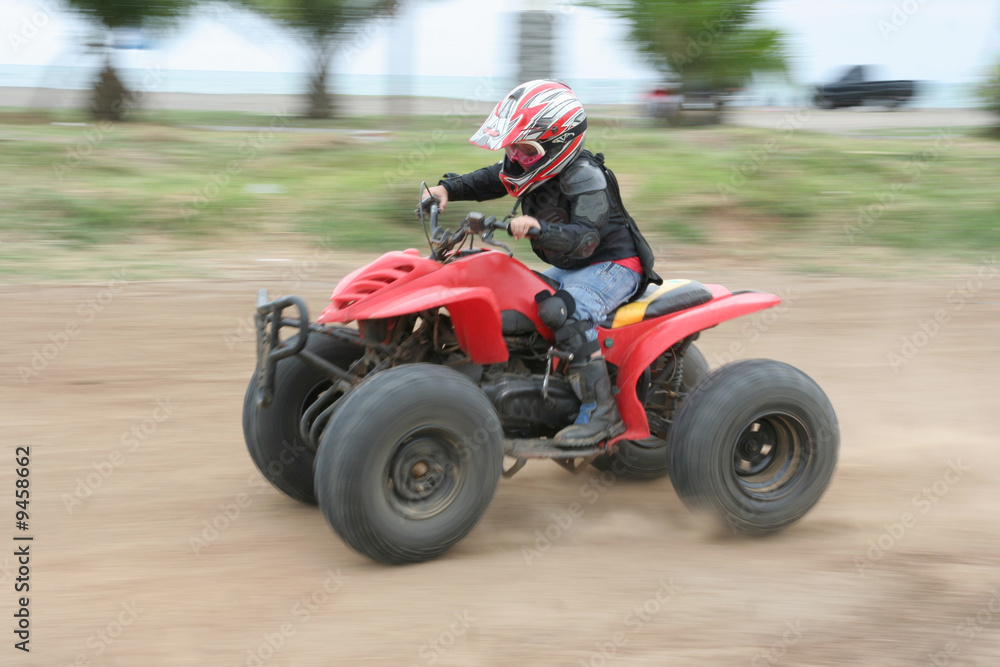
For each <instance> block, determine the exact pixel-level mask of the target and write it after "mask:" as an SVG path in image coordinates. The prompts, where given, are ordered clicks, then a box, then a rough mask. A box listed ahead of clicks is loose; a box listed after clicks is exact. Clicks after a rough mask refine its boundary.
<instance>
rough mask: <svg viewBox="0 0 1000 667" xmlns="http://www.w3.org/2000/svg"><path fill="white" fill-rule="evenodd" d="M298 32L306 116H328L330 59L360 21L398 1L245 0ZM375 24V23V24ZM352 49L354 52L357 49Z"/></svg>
mask: <svg viewBox="0 0 1000 667" xmlns="http://www.w3.org/2000/svg"><path fill="white" fill-rule="evenodd" d="M245 2H246V4H248V5H249V6H250V7H252V8H254V9H257V10H258V11H261V12H263V13H265V14H267V15H269V16H271V17H273V18H275V19H276V20H278V21H280V22H281V23H283V24H285V25H286V26H288V27H289V28H291V29H292V30H293V31H295V32H296V33H298V34H299V35H301V36H302V37H303V38H304V40H305V42H306V44H307V46H308V47H309V50H310V54H311V59H312V72H311V74H310V80H309V93H308V99H309V104H308V108H307V110H306V115H307V116H309V117H310V118H329V117H330V116H331V115H332V113H333V103H332V100H331V98H330V93H329V90H328V86H329V74H330V59H331V58H332V56H333V54H334V51H335V50H336V49H337V47H338V46H342V45H343V43H344V41H345V40H346V39H347V37H348V36H349V35H351V34H352V32H354V31H355V29H356V28H358V27H359V26H360V24H362V23H363V22H364V21H366V20H370V19H379V18H383V17H385V16H387V15H389V14H391V13H392V12H393V11H395V9H396V7H397V6H398V5H399V2H400V0H369V1H368V2H364V1H362V0H245ZM378 25H379V24H376V26H378ZM365 37H366V35H364V34H362V35H361V36H360V37H359V41H360V42H362V43H363V45H367V43H368V41H370V37H368V39H365ZM358 50H360V48H358V49H354V51H358Z"/></svg>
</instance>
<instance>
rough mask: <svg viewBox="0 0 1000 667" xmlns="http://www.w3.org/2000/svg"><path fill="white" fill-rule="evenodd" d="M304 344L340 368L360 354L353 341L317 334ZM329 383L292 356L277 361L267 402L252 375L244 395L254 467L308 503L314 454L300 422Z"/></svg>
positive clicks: (245, 428) (313, 498)
mask: <svg viewBox="0 0 1000 667" xmlns="http://www.w3.org/2000/svg"><path fill="white" fill-rule="evenodd" d="M306 349H307V350H309V351H310V352H312V353H313V354H316V355H318V356H319V357H321V358H322V359H325V360H326V361H329V362H330V363H332V364H335V365H337V366H339V367H340V368H343V369H347V368H349V367H350V365H351V364H352V363H354V362H355V361H356V360H357V359H359V358H360V357H361V356H362V355H363V354H364V348H362V347H360V346H358V345H355V344H353V343H351V342H348V341H344V340H341V339H338V338H333V337H330V336H324V335H323V334H319V333H310V334H309V341H308V342H307V343H306ZM332 384H333V382H332V381H331V379H330V378H329V377H328V376H327V375H326V373H324V372H323V371H321V370H320V369H318V368H316V367H315V366H313V365H312V364H309V363H307V362H306V361H304V360H303V359H302V358H301V357H299V356H298V355H296V356H293V357H289V358H287V359H282V360H281V361H279V362H278V368H277V369H276V371H275V374H274V400H273V401H272V402H271V405H269V406H268V407H266V408H262V407H260V406H259V405H257V376H256V374H254V377H252V378H251V379H250V385H249V386H248V387H247V393H246V396H245V397H244V399H243V438H244V440H246V444H247V450H248V451H249V452H250V458H251V459H252V460H253V462H254V465H256V466H257V470H259V471H260V474H261V475H263V476H264V479H266V480H267V481H268V482H270V483H271V485H272V486H274V488H276V489H278V490H279V491H281V492H282V493H284V494H285V495H287V496H289V497H290V498H293V499H295V500H298V501H299V502H301V503H305V504H307V505H315V504H316V493H315V491H314V489H313V460H314V459H315V458H316V453H315V452H314V451H313V449H312V447H310V446H309V444H308V443H307V442H306V441H305V440H304V439H303V438H302V433H301V431H300V429H299V423H300V421H301V419H302V415H303V414H304V413H305V411H306V409H307V408H308V407H309V406H311V405H312V404H313V403H315V402H316V401H317V400H318V399H319V398H320V397H321V396H322V395H323V394H324V393H325V392H327V391H330V390H331V389H330V388H331V386H332ZM331 398H332V397H331ZM336 400H339V399H336Z"/></svg>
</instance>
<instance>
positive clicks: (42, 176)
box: [0, 111, 1000, 253]
mask: <svg viewBox="0 0 1000 667" xmlns="http://www.w3.org/2000/svg"><path fill="white" fill-rule="evenodd" d="M54 120H55V121H58V122H84V121H85V119H84V118H82V117H81V116H80V115H79V113H77V112H69V111H67V112H58V113H56V114H53V115H49V116H45V117H40V116H26V115H25V114H23V113H5V114H2V115H0V171H2V173H3V174H4V180H5V183H4V185H5V187H4V192H5V195H6V196H5V197H4V206H3V207H0V241H15V242H22V241H27V242H31V241H35V240H48V241H60V242H69V243H71V244H79V245H86V244H93V243H122V242H128V241H132V240H134V239H135V238H137V237H142V236H146V235H156V236H162V235H168V236H174V237H178V238H182V239H185V238H192V239H199V238H201V239H204V238H221V239H225V238H227V236H228V235H232V234H241V235H252V234H254V233H256V232H275V231H281V232H296V233H301V234H305V235H308V236H310V237H315V238H321V239H324V240H325V241H326V242H328V243H331V244H334V245H336V246H340V247H344V248H349V249H365V250H384V249H388V248H396V247H400V246H405V245H418V246H419V245H420V244H422V240H423V234H422V232H421V230H420V228H419V225H418V224H417V223H416V221H415V219H414V217H413V215H412V210H413V208H414V205H415V203H416V199H417V190H418V187H419V184H420V181H421V180H422V179H426V180H427V181H428V182H429V183H435V182H437V180H438V178H440V176H441V174H443V173H444V172H446V171H456V172H464V171H470V170H472V169H475V168H478V167H481V166H484V165H486V164H489V163H490V162H491V160H493V159H495V157H496V156H495V155H490V154H488V153H486V152H484V151H482V150H481V149H477V148H475V147H472V146H470V145H469V144H468V143H467V139H468V136H469V135H470V134H471V132H472V130H474V129H475V127H476V124H477V122H478V120H479V119H478V118H466V119H462V120H460V121H459V120H445V119H442V118H440V117H438V118H433V117H425V118H414V119H409V120H408V121H407V122H406V123H405V124H403V125H402V126H401V127H402V129H399V127H400V125H399V124H397V123H393V122H391V121H387V120H384V119H377V118H376V119H361V120H359V119H349V120H340V121H330V122H319V123H306V122H304V121H300V120H296V119H286V120H282V121H281V122H282V123H288V125H289V126H293V127H296V128H298V129H299V130H302V131H296V132H284V133H275V134H268V133H266V132H264V131H262V130H260V129H259V128H261V127H265V128H266V127H267V125H268V123H269V122H270V121H271V120H273V119H271V118H269V117H267V116H261V115H255V114H231V113H216V112H156V113H153V112H142V113H137V114H136V116H135V119H134V120H133V122H129V123H125V124H121V125H103V126H102V125H93V124H91V125H88V126H85V127H81V126H66V125H52V124H51V123H52V122H53V121H54ZM194 125H216V126H228V127H233V126H242V128H243V129H237V130H234V131H215V130H204V129H197V128H194V127H191V126H194ZM375 129H391V131H390V132H388V133H387V134H385V135H382V138H383V139H385V140H382V141H373V140H371V139H372V135H371V132H370V131H371V130H375ZM356 130H361V132H355V131H356ZM365 131H367V132H365ZM935 137H936V134H935V133H930V132H928V133H926V137H923V136H921V137H902V138H898V137H897V138H892V139H878V138H865V137H837V136H829V135H819V134H811V133H807V132H796V133H792V134H787V135H786V134H784V133H781V132H776V131H767V130H754V129H742V128H731V127H722V128H697V129H683V130H652V129H643V128H633V127H624V126H619V125H613V124H609V123H607V122H605V123H602V122H594V123H593V125H592V127H591V130H590V134H589V145H590V146H591V147H592V148H593V149H594V150H603V151H604V152H605V153H606V154H607V161H608V165H609V166H610V167H611V168H612V169H614V170H615V172H616V173H617V174H618V176H619V180H620V181H621V183H622V189H623V192H624V194H625V199H626V204H627V206H628V208H629V210H630V211H631V213H632V215H633V217H635V218H636V219H637V220H638V221H639V224H640V226H641V227H642V228H643V229H645V230H648V231H650V232H652V233H654V234H660V235H663V236H666V237H667V238H668V239H670V240H672V241H675V242H677V243H684V244H692V243H693V244H713V243H728V242H732V240H733V238H739V239H745V241H746V243H750V244H759V245H761V246H767V245H778V244H803V243H804V244H812V245H818V246H824V247H832V248H837V247H841V248H845V249H846V248H850V247H856V246H875V247H892V248H898V249H902V250H904V251H907V252H917V253H920V252H927V253H940V252H955V253H963V252H971V251H976V252H978V251H982V250H984V249H991V250H992V249H996V248H997V247H1000V195H997V194H996V184H997V183H1000V159H998V158H1000V144H998V143H996V142H991V141H987V140H984V139H982V138H979V137H976V136H971V135H970V136H962V135H959V134H956V135H955V136H954V137H953V138H952V139H950V140H949V142H948V143H945V144H941V143H940V142H939V146H938V148H937V150H936V152H935ZM928 151H930V152H928ZM261 190H263V192H260V191H261ZM880 202H884V203H885V205H884V207H882V204H880ZM511 203H512V202H511V200H509V199H508V200H502V201H496V202H485V203H481V204H480V203H474V202H473V203H468V204H465V203H456V204H455V205H453V206H452V207H450V208H449V211H448V213H449V214H450V215H449V216H448V219H449V220H452V221H457V220H458V219H459V215H460V213H461V212H463V211H466V210H470V209H479V210H485V211H487V212H490V213H498V214H500V213H504V212H506V211H507V210H509V208H510V206H511ZM869 207H872V208H870V209H869ZM866 209H868V210H870V211H872V212H873V213H872V215H871V216H870V217H869V218H865V217H863V212H864V211H865V210H866ZM859 216H861V217H859Z"/></svg>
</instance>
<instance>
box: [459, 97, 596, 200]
mask: <svg viewBox="0 0 1000 667" xmlns="http://www.w3.org/2000/svg"><path fill="white" fill-rule="evenodd" d="M586 132H587V114H586V113H584V111H583V105H581V104H580V100H579V99H578V98H577V96H576V95H575V94H573V91H572V90H570V89H569V86H567V85H566V84H564V83H560V82H558V81H554V80H552V79H538V80H535V81H529V82H527V83H522V84H521V85H520V86H518V87H517V88H515V89H514V90H512V91H510V94H508V95H507V97H505V98H504V99H502V100H501V101H500V102H499V103H498V104H497V106H496V108H495V109H493V112H492V113H491V114H490V116H489V118H487V119H486V122H485V123H483V126H482V127H481V128H479V130H478V131H477V132H476V133H475V134H474V135H472V138H471V139H469V143H472V144H475V145H476V146H480V147H482V148H488V149H490V150H500V149H501V148H507V147H508V146H510V145H511V144H515V143H516V144H525V145H524V146H520V147H519V148H523V149H525V150H521V151H514V150H513V149H512V150H508V151H507V155H506V156H505V157H504V161H503V168H502V169H501V170H500V180H501V182H503V184H504V187H506V188H507V192H509V193H510V194H511V195H512V196H514V197H520V196H521V195H523V194H525V193H527V192H528V191H530V190H531V189H532V188H534V187H536V186H537V185H538V184H540V183H542V182H543V181H546V180H548V179H550V178H552V177H553V176H556V175H558V174H559V172H561V171H562V170H563V168H564V167H566V165H568V164H569V163H570V162H572V161H573V159H574V158H575V157H576V156H577V155H579V154H580V152H581V151H582V150H583V140H584V134H586Z"/></svg>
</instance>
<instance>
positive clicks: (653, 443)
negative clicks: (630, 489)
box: [591, 345, 709, 479]
mask: <svg viewBox="0 0 1000 667" xmlns="http://www.w3.org/2000/svg"><path fill="white" fill-rule="evenodd" d="M666 363H672V362H665V360H664V358H663V357H660V358H659V359H657V360H656V362H654V363H653V365H652V366H650V367H649V371H648V372H647V373H644V374H643V381H644V382H645V383H646V384H645V387H643V388H642V389H644V390H645V391H644V393H645V401H644V403H645V407H646V415H647V417H648V418H649V422H650V423H649V430H650V433H651V435H650V437H648V438H646V439H645V440H619V441H618V443H616V445H615V449H614V451H612V452H611V453H610V454H604V455H602V456H599V457H597V458H596V459H594V461H593V462H592V464H591V465H593V466H594V467H595V468H597V469H598V470H604V471H608V472H611V473H614V474H615V475H619V476H622V477H625V478H627V479H658V478H660V477H663V476H664V475H666V474H667V432H668V431H667V429H668V428H669V424H670V419H671V418H672V417H673V413H674V411H675V410H676V407H677V399H675V398H671V397H669V396H667V393H666V391H667V389H669V386H670V378H663V379H662V380H661V381H660V383H659V384H658V386H656V387H652V386H650V385H651V383H653V382H655V381H656V380H657V378H658V377H659V375H660V374H661V373H662V372H663V371H664V369H665V365H666ZM668 372H669V369H668ZM708 372H709V369H708V361H706V360H705V356H704V355H703V354H702V353H701V351H700V350H698V348H696V347H695V346H694V345H691V346H690V347H688V350H687V352H686V353H685V355H684V374H683V375H682V376H681V392H683V393H688V392H690V391H691V390H692V389H693V388H694V386H695V385H696V384H698V383H699V382H700V381H701V379H702V378H703V377H705V376H706V375H708Z"/></svg>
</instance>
